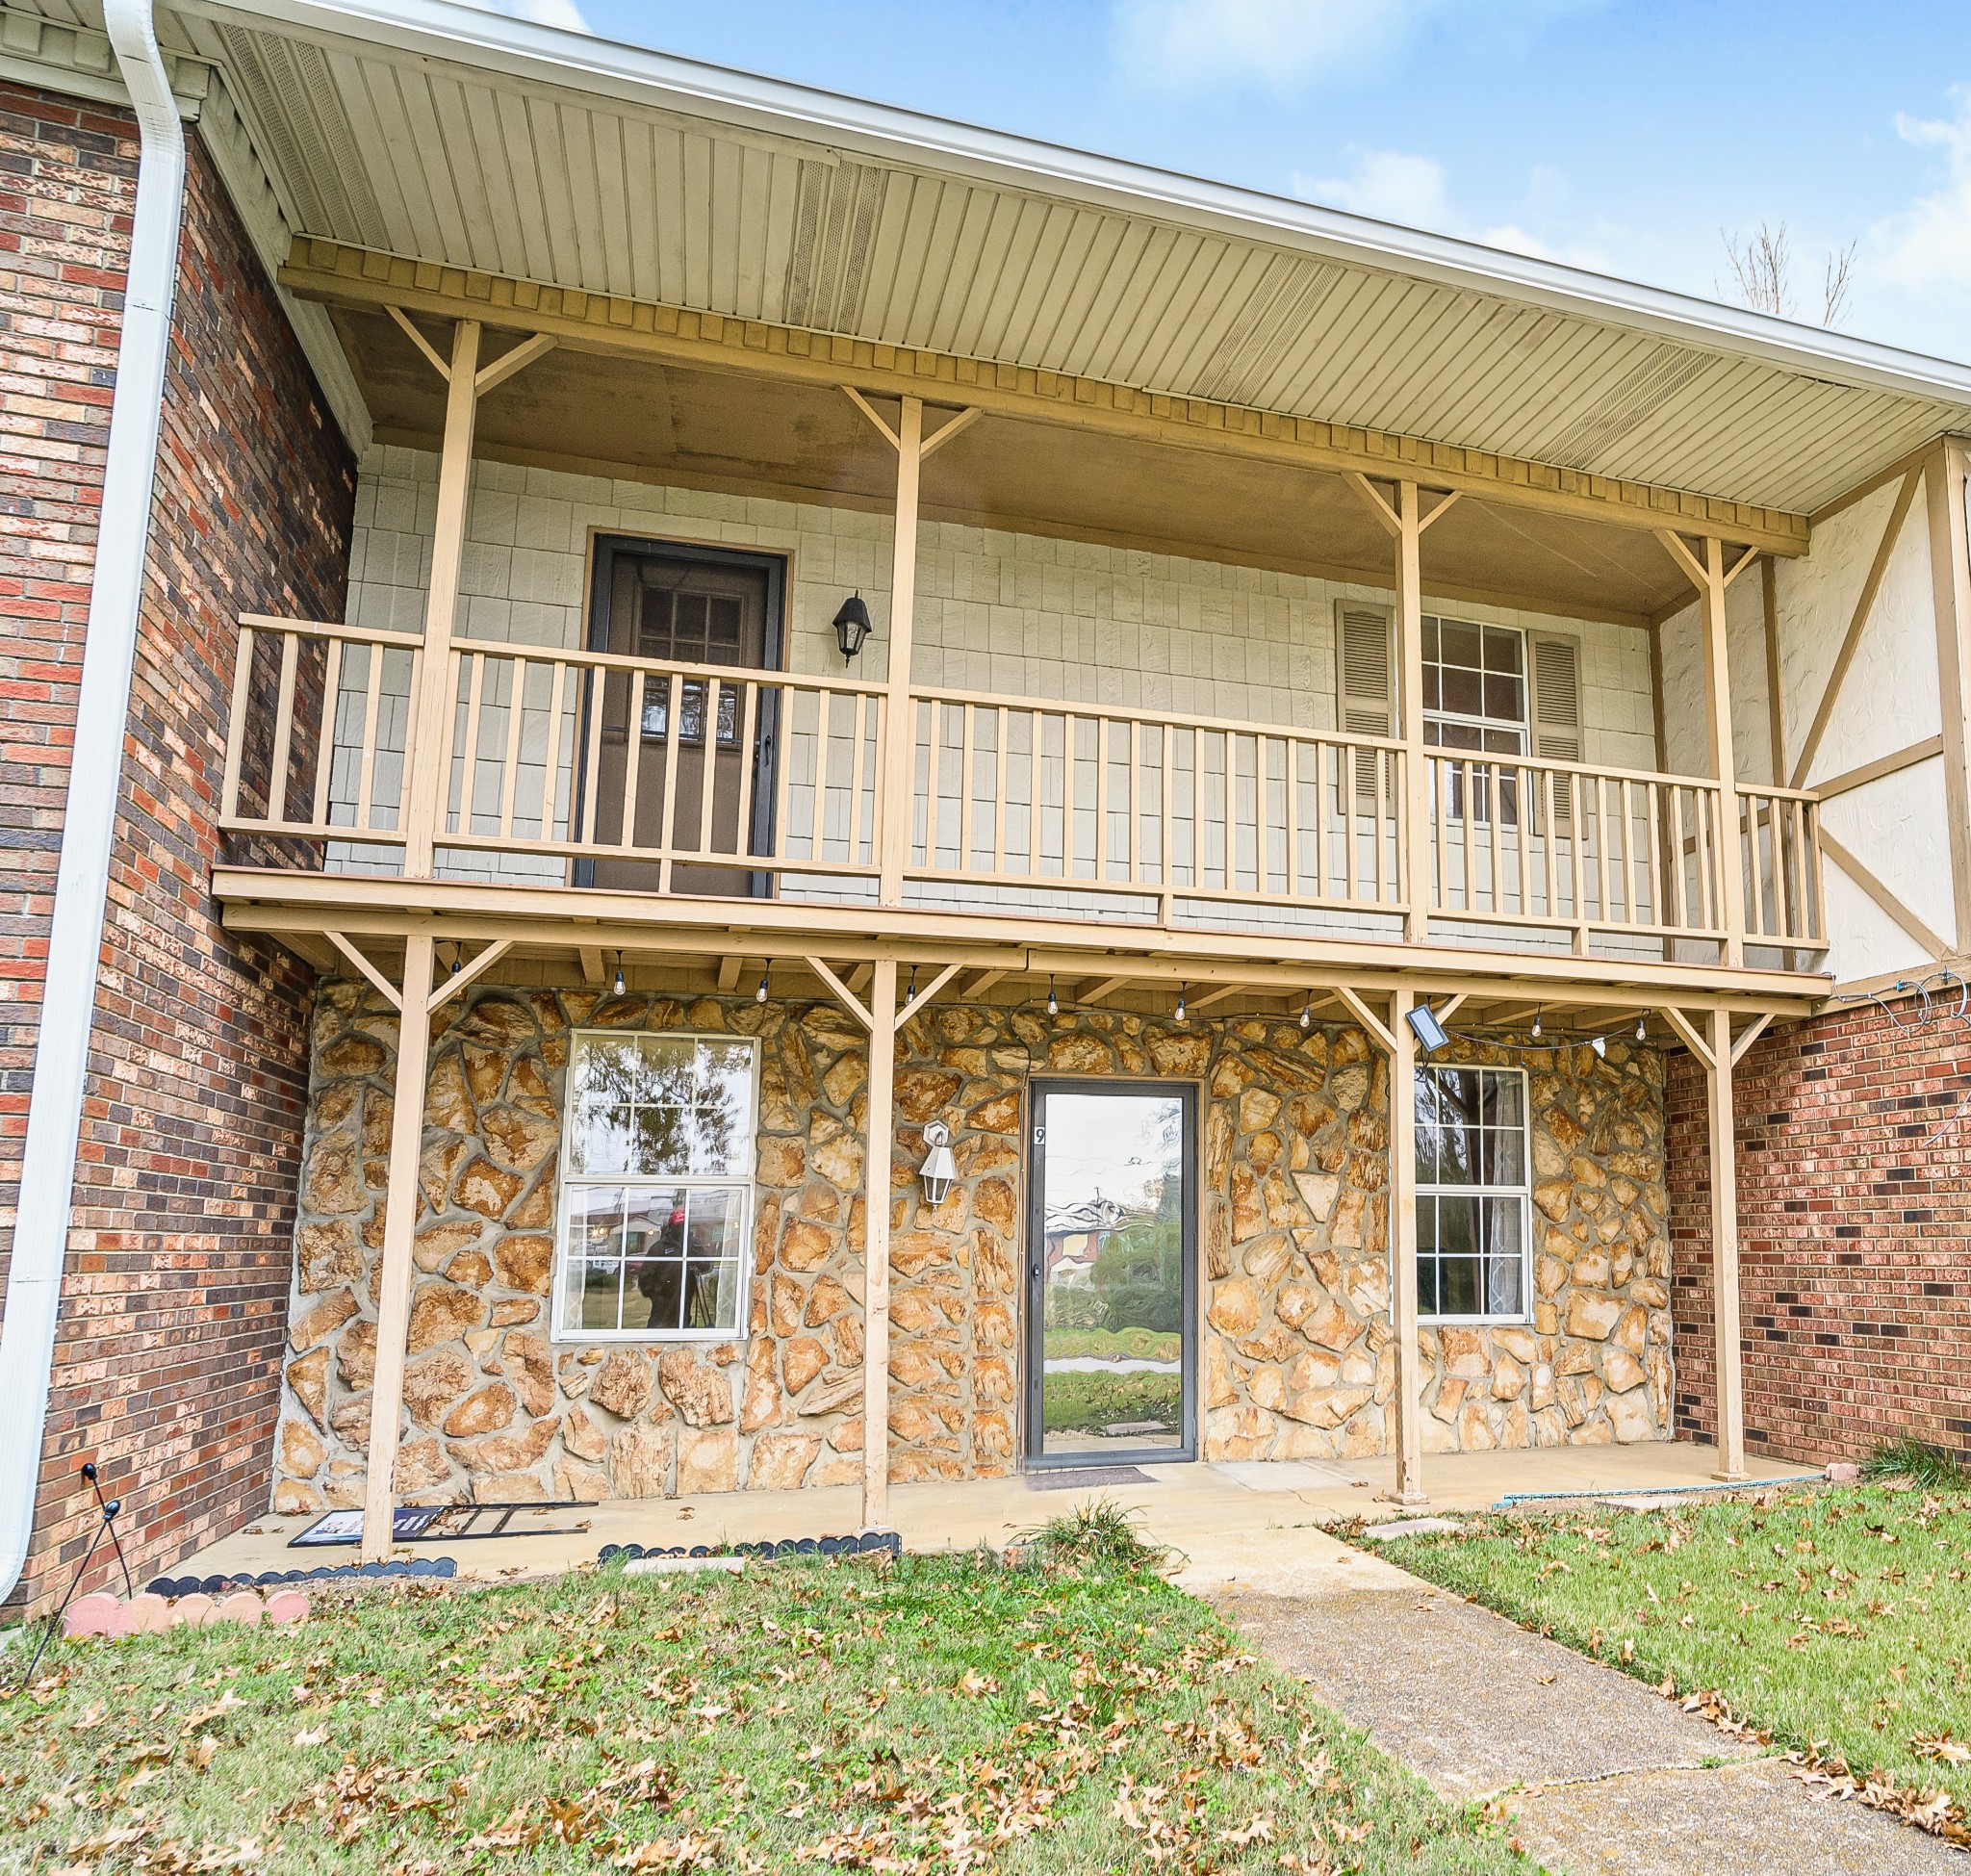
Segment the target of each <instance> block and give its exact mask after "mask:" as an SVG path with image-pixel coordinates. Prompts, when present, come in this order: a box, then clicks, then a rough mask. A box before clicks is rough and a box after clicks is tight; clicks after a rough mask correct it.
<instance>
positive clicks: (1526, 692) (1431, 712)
mask: <svg viewBox="0 0 1971 1876" xmlns="http://www.w3.org/2000/svg"><path fill="white" fill-rule="evenodd" d="M1426 616H1427V617H1428V619H1429V621H1430V623H1431V624H1432V625H1434V626H1436V628H1437V630H1438V641H1437V642H1438V655H1437V657H1436V658H1435V659H1429V658H1426V659H1425V660H1424V661H1423V666H1424V673H1425V676H1426V677H1427V676H1428V674H1429V671H1430V667H1431V665H1432V664H1433V663H1434V664H1435V665H1436V667H1437V670H1438V673H1439V679H1438V696H1439V698H1440V700H1441V699H1442V698H1443V696H1444V681H1443V672H1444V636H1443V634H1444V629H1445V627H1446V626H1447V625H1450V626H1463V627H1466V628H1467V629H1468V630H1472V631H1475V632H1478V633H1481V634H1483V633H1485V632H1488V631H1498V632H1510V633H1511V634H1512V636H1513V637H1515V638H1517V639H1518V640H1519V641H1520V669H1519V674H1518V675H1519V685H1520V714H1519V719H1518V721H1517V722H1515V721H1513V720H1512V719H1510V718H1507V717H1502V716H1488V715H1485V714H1483V713H1481V714H1479V715H1476V716H1474V715H1472V713H1471V712H1470V711H1469V710H1447V709H1445V708H1444V707H1442V704H1441V703H1440V705H1439V707H1436V708H1432V709H1426V710H1425V711H1424V712H1423V722H1424V725H1425V727H1426V728H1428V727H1429V726H1430V725H1432V724H1435V725H1437V726H1439V727H1440V728H1441V727H1443V726H1444V725H1446V724H1450V725H1454V726H1456V727H1457V728H1459V729H1464V730H1476V731H1478V732H1480V733H1481V734H1483V733H1485V732H1494V733H1498V732H1505V731H1509V730H1516V731H1518V732H1519V737H1520V746H1519V748H1518V750H1516V751H1514V750H1504V749H1460V748H1458V747H1456V746H1455V745H1453V744H1450V743H1432V744H1431V745H1430V746H1431V747H1432V748H1433V749H1444V750H1446V751H1448V752H1449V753H1450V754H1452V755H1456V756H1464V757H1468V758H1471V759H1472V761H1482V760H1483V759H1484V758H1486V757H1488V756H1494V757H1503V758H1510V757H1512V756H1514V755H1517V756H1518V757H1519V758H1520V759H1521V760H1522V761H1524V760H1525V759H1526V758H1527V757H1528V756H1529V755H1530V754H1531V753H1532V733H1533V673H1532V667H1531V664H1530V662H1529V659H1530V656H1531V642H1530V640H1529V638H1528V636H1527V632H1526V629H1525V628H1524V627H1523V626H1501V625H1496V624H1495V623H1494V622H1493V621H1491V620H1490V619H1454V618H1452V617H1451V616H1450V615H1449V614H1448V613H1441V612H1433V613H1429V614H1427V615H1426ZM1481 656H1482V653H1481ZM1455 668H1457V669H1459V670H1463V669H1464V668H1465V667H1464V666H1462V665H1460V666H1457V667H1455Z"/></svg>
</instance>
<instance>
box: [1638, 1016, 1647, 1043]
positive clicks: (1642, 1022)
mask: <svg viewBox="0 0 1971 1876" xmlns="http://www.w3.org/2000/svg"><path fill="white" fill-rule="evenodd" d="M1649 1040H1650V1024H1649V1019H1648V1018H1647V1017H1644V1016H1638V1017H1637V1018H1636V1041H1639V1042H1647V1041H1649Z"/></svg>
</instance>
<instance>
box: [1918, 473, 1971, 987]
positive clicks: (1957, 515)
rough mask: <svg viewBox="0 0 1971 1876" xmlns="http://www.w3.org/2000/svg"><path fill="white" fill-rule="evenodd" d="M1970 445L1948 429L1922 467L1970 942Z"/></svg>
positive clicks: (1954, 891) (1955, 876) (1949, 802)
mask: <svg viewBox="0 0 1971 1876" xmlns="http://www.w3.org/2000/svg"><path fill="white" fill-rule="evenodd" d="M1964 477H1965V462H1964V446H1963V444H1962V443H1961V442H1959V441H1958V440H1957V439H1955V438H1950V437H1947V438H1945V440H1944V441H1943V442H1941V443H1939V444H1938V445H1937V447H1936V449H1935V450H1934V451H1933V453H1932V455H1931V457H1930V460H1929V461H1928V462H1927V463H1925V465H1924V469H1923V492H1924V506H1925V508H1926V509H1927V510H1928V520H1929V523H1930V579H1931V595H1932V599H1933V610H1934V612H1935V614H1936V680H1937V691H1938V696H1939V698H1940V700H1941V703H1942V706H1943V738H1944V807H1945V810H1946V822H1947V825H1948V827H1949V829H1950V840H1951V905H1952V910H1953V913H1954V923H1953V927H1952V937H1953V938H1954V940H1955V942H1956V946H1957V949H1958V951H1962V950H1964V949H1965V948H1966V946H1971V774H1967V764H1971V548H1967V545H1966V541H1965V517H1964V497H1965V486H1964Z"/></svg>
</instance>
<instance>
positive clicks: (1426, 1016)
mask: <svg viewBox="0 0 1971 1876" xmlns="http://www.w3.org/2000/svg"><path fill="white" fill-rule="evenodd" d="M1409 1023H1410V1034H1411V1035H1413V1036H1414V1037H1416V1039H1417V1041H1418V1045H1419V1046H1420V1047H1421V1049H1422V1050H1423V1053H1424V1054H1425V1055H1435V1054H1436V1053H1437V1051H1438V1050H1439V1049H1441V1048H1443V1047H1444V1045H1445V1044H1446V1042H1448V1041H1450V1038H1449V1037H1448V1036H1447V1035H1446V1034H1445V1027H1444V1024H1443V1023H1441V1022H1439V1021H1438V1019H1437V1012H1436V1011H1435V1010H1433V1009H1432V1008H1431V1007H1430V1005H1429V1004H1427V1003H1420V1004H1419V1005H1418V1006H1417V1007H1416V1009H1414V1010H1412V1011H1411V1012H1410V1015H1409Z"/></svg>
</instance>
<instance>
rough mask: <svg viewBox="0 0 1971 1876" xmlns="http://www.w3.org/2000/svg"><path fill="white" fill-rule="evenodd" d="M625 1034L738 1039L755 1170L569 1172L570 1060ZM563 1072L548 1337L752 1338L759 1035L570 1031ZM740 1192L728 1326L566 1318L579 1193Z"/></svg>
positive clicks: (633, 1340) (572, 1087) (559, 1339)
mask: <svg viewBox="0 0 1971 1876" xmlns="http://www.w3.org/2000/svg"><path fill="white" fill-rule="evenodd" d="M626 1036H633V1037H637V1038H639V1039H645V1038H647V1039H649V1040H652V1041H678V1042H703V1041H713V1040H716V1041H726V1042H735V1041H736V1042H744V1043H746V1044H747V1046H748V1048H749V1049H750V1051H751V1053H752V1056H753V1073H752V1076H751V1079H750V1081H749V1085H748V1090H747V1100H748V1103H749V1107H750V1111H751V1114H752V1122H753V1124H752V1128H751V1136H750V1137H751V1143H752V1148H751V1150H752V1157H753V1159H754V1161H755V1165H753V1166H749V1167H748V1168H747V1169H745V1170H744V1171H743V1172H733V1173H724V1174H720V1175H716V1176H714V1175H712V1174H709V1173H703V1172H689V1173H673V1172H663V1173H631V1174H625V1173H620V1172H619V1173H587V1172H575V1171H573V1170H572V1169H571V1159H572V1155H571V1153H570V1150H569V1149H570V1147H571V1145H572V1144H573V1141H574V1127H573V1123H574V1118H575V1089H576V1077H575V1055H576V1046H577V1044H579V1043H580V1042H581V1041H585V1040H587V1039H590V1038H608V1039H609V1040H611V1041H622V1040H623V1039H624V1038H625V1037H626ZM568 1040H569V1048H568V1067H567V1069H566V1071H565V1078H566V1085H565V1086H564V1088H563V1089H562V1092H561V1150H560V1157H559V1159H558V1161H557V1163H556V1167H555V1179H556V1181H557V1183H558V1185H559V1188H560V1190H559V1191H558V1192H557V1193H556V1194H555V1198H554V1273H553V1285H554V1298H553V1303H554V1307H553V1314H552V1323H553V1326H552V1328H551V1330H550V1336H549V1339H550V1342H554V1343H591V1342H611V1343H614V1342H628V1343H646V1344H662V1345H669V1344H670V1343H674V1342H712V1343H733V1342H745V1341H747V1340H749V1339H750V1336H751V1332H752V1322H753V1263H754V1245H753V1228H754V1190H755V1177H754V1174H755V1170H756V1169H757V1161H758V1156H759V1057H760V1048H759V1038H758V1037H756V1036H728V1035H727V1034H726V1033H725V1032H724V1031H723V1030H696V1029H616V1028H590V1029H571V1030H570V1031H569V1039H568ZM735 1185H736V1186H737V1187H738V1188H739V1308H738V1321H737V1323H735V1325H734V1326H733V1327H732V1328H730V1329H719V1328H711V1329H648V1328H645V1329H591V1328H584V1327H582V1325H581V1324H580V1323H570V1322H569V1321H568V1259H569V1227H570V1221H571V1218H572V1214H573V1209H574V1198H575V1195H576V1192H578V1191H589V1190H593V1189H595V1188H597V1187H609V1186H616V1187H622V1188H626V1189H630V1190H639V1191H655V1190H657V1189H659V1188H662V1187H669V1188H671V1189H672V1190H674V1191H675V1190H678V1188H683V1189H686V1190H690V1189H693V1188H696V1189H698V1190H701V1191H725V1190H729V1189H730V1188H731V1187H732V1186H735Z"/></svg>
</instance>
